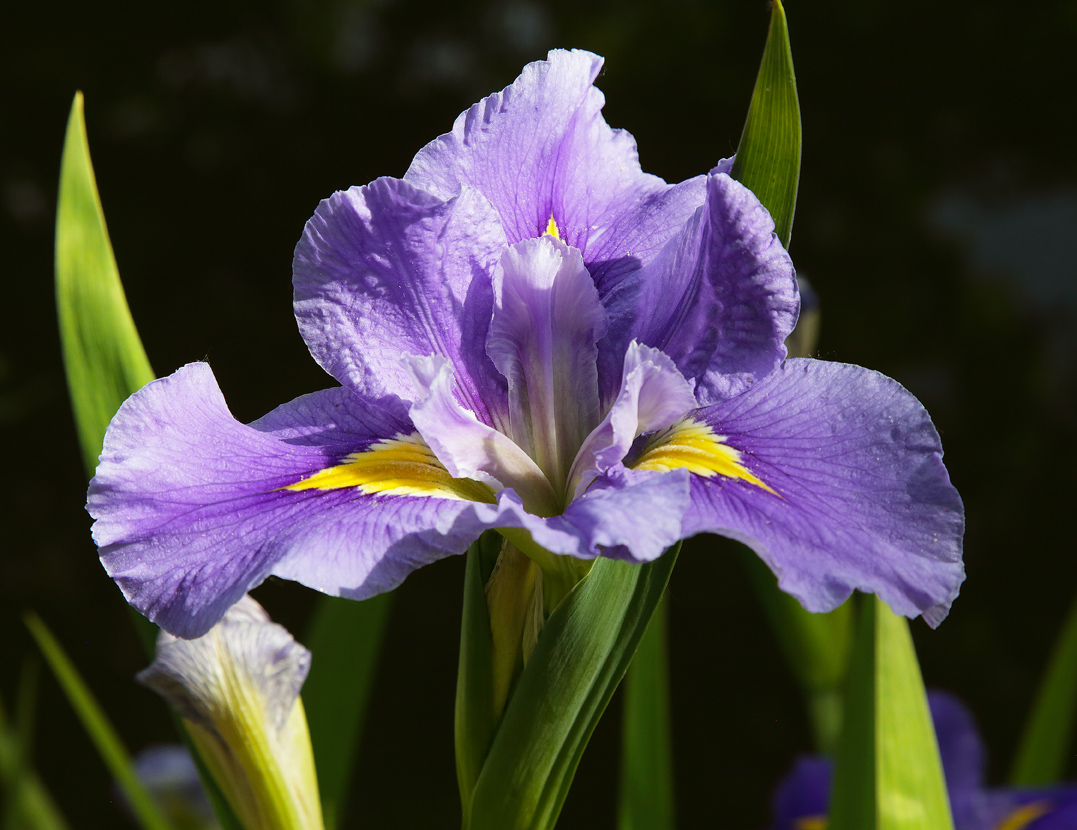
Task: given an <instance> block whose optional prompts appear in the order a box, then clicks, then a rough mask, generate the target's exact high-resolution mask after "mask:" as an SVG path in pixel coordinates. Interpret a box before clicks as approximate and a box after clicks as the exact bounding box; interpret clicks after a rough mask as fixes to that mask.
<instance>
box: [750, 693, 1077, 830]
mask: <svg viewBox="0 0 1077 830" xmlns="http://www.w3.org/2000/svg"><path fill="white" fill-rule="evenodd" d="M927 699H928V704H929V705H930V707H931V719H932V721H933V722H934V724H935V736H936V739H937V740H938V743H939V755H940V756H941V759H942V770H943V775H944V776H945V777H946V789H947V791H948V793H949V796H950V810H951V812H952V814H953V819H954V830H1073V828H1074V827H1077V787H1075V786H1058V787H1050V788H1041V789H1016V788H1014V789H1009V788H998V789H988V788H987V787H985V786H984V777H985V775H984V773H985V768H986V763H987V758H986V755H985V753H984V747H983V742H982V741H981V740H980V734H979V732H978V731H977V729H976V722H975V721H974V720H973V718H972V713H970V712H969V710H968V709H966V708H965V705H964V704H963V703H961V701H960V700H958V699H957V698H956V697H954V696H953V695H950V694H947V693H945V692H936V691H933V692H929V693H928V696H927ZM832 774H833V764H832V763H831V761H830V760H829V759H828V758H822V757H805V758H801V759H799V760H798V761H797V762H796V764H795V765H794V766H793V769H792V771H791V772H790V773H789V775H788V776H786V778H785V780H784V781H782V783H781V784H780V785H779V787H778V791H777V792H776V793H775V796H774V824H772V825H771V830H825V827H826V815H827V812H828V807H829V802H830V779H831V776H832Z"/></svg>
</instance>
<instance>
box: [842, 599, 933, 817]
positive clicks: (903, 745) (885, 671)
mask: <svg viewBox="0 0 1077 830" xmlns="http://www.w3.org/2000/svg"><path fill="white" fill-rule="evenodd" d="M862 608H863V613H862V614H861V619H860V622H859V625H858V632H857V641H856V645H855V647H854V651H853V663H852V665H851V667H850V672H849V683H848V687H847V692H846V711H845V724H844V727H843V729H842V738H841V743H840V744H839V746H838V754H837V769H836V770H835V773H834V791H833V795H832V797H831V802H830V803H831V807H830V809H831V814H830V823H829V824H828V827H829V828H830V830H864V828H875V830H952V828H953V820H952V818H951V815H950V802H949V796H948V795H947V792H946V781H945V779H944V777H943V773H942V761H941V760H940V758H939V749H938V743H937V742H936V739H935V729H934V726H933V724H932V722H931V712H930V710H929V708H928V704H927V694H926V693H925V691H924V682H923V678H922V677H921V675H920V666H919V663H918V662H917V660H916V650H915V649H914V648H913V643H912V637H911V636H910V634H909V625H908V621H907V620H906V619H905V618H904V617H899V616H897V615H896V614H894V613H893V612H891V611H890V609H889V608H887V607H886V605H885V604H883V603H882V602H881V601H880V600H878V599H876V598H875V597H870V598H866V599H865V602H864V603H863V606H862Z"/></svg>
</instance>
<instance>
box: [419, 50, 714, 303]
mask: <svg viewBox="0 0 1077 830" xmlns="http://www.w3.org/2000/svg"><path fill="white" fill-rule="evenodd" d="M602 63H603V61H602V58H600V57H599V56H598V55H593V54H591V53H590V52H583V51H571V52H566V51H562V50H559V49H556V50H553V51H551V52H550V53H549V56H548V58H547V60H545V61H536V62H535V63H531V64H528V65H527V66H526V67H524V71H523V73H521V75H520V77H519V78H517V79H516V81H515V82H514V83H513V84H512V85H511V86H509V87H506V88H505V89H504V90H502V91H501V92H498V93H495V94H494V95H491V96H489V97H488V98H484V99H483V100H482V101H480V102H479V103H478V104H475V106H473V107H471V108H470V109H469V110H467V112H464V113H462V114H461V115H460V117H459V118H457V119H456V123H455V124H454V125H453V129H452V132H451V133H447V134H446V135H443V136H441V137H440V138H438V139H436V140H434V141H432V142H431V143H430V144H428V145H427V146H426V147H424V148H423V149H422V150H421V151H420V152H419V154H418V155H417V156H416V157H415V160H414V161H413V162H412V164H411V167H410V168H409V169H408V172H407V173H406V174H405V176H404V178H405V179H406V180H407V181H410V182H412V183H413V184H416V185H418V186H419V187H422V188H424V189H426V190H428V191H430V192H431V193H435V194H437V195H439V196H441V197H442V198H449V197H450V196H452V195H453V194H455V193H456V192H458V191H459V189H460V188H461V187H462V186H464V185H470V186H471V187H475V188H478V189H479V190H481V191H482V192H483V194H485V195H486V197H487V198H489V199H490V201H491V202H493V204H494V206H495V207H496V208H497V211H498V213H499V214H500V215H501V218H502V222H503V223H504V227H505V233H506V235H507V236H508V238H509V241H510V242H518V241H520V240H522V239H529V238H533V237H538V236H541V235H542V234H544V233H546V232H547V230H550V229H552V228H556V229H557V234H558V236H559V237H560V239H561V240H562V241H563V242H565V243H566V244H568V245H571V246H572V247H574V248H578V249H579V250H580V251H582V253H583V257H584V260H585V261H586V262H587V263H588V266H589V267H590V268H591V270H592V274H593V275H594V277H595V280H596V283H598V285H599V290H600V292H602V293H606V292H607V291H608V290H610V289H612V287H613V286H615V285H616V283H617V282H618V281H619V280H620V279H621V278H622V277H623V275H624V273H625V272H626V271H631V270H634V269H635V268H637V267H638V265H639V263H640V262H646V261H648V260H649V259H650V258H651V256H653V255H654V253H655V252H657V251H658V250H659V249H660V248H661V247H662V245H663V244H664V243H665V241H666V240H667V239H669V237H670V236H672V235H673V234H674V233H676V232H677V230H678V229H679V228H680V226H681V224H683V222H684V221H685V220H686V219H687V218H688V217H689V216H691V214H692V212H693V211H694V210H695V209H696V207H698V206H699V204H700V203H701V202H702V200H703V191H702V179H701V178H700V177H697V178H695V179H691V180H689V181H688V182H684V183H683V184H681V185H674V186H671V185H667V184H666V183H665V182H664V181H662V180H661V179H660V178H658V177H657V176H651V175H647V174H645V173H643V172H642V171H641V170H640V165H639V158H638V156H637V153H636V143H635V141H634V140H633V138H632V136H631V135H629V134H628V133H627V132H625V131H623V130H613V129H610V127H609V125H607V124H606V122H605V120H604V119H603V118H602V113H601V110H602V106H603V104H604V103H605V98H604V96H603V95H602V93H601V92H600V91H599V90H598V89H596V88H595V87H594V86H592V84H593V83H594V80H595V78H596V77H597V76H598V73H599V71H600V70H601V68H602Z"/></svg>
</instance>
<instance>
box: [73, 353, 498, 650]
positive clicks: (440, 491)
mask: <svg viewBox="0 0 1077 830" xmlns="http://www.w3.org/2000/svg"><path fill="white" fill-rule="evenodd" d="M481 500H488V501H493V494H492V492H491V491H490V490H489V489H488V488H484V487H483V486H482V485H480V484H478V483H476V482H470V481H459V480H456V479H453V478H452V476H450V475H449V473H448V472H447V471H446V470H445V468H444V467H443V466H442V465H441V464H440V463H439V462H438V461H437V459H436V458H435V457H434V455H433V453H431V452H430V450H429V449H428V448H427V447H426V445H425V444H424V443H423V442H422V440H421V439H419V438H418V437H417V436H415V434H414V427H413V426H412V425H411V423H410V421H409V420H408V418H407V415H406V413H405V412H402V411H401V406H400V404H399V402H398V401H395V402H394V399H390V400H388V401H377V400H374V399H362V398H359V397H358V396H356V395H355V394H354V393H352V392H349V391H348V390H346V389H339V388H338V389H331V390H327V391H325V392H318V393H314V394H311V395H306V396H304V397H302V398H298V399H297V400H295V401H292V402H291V403H290V404H285V405H283V406H281V407H279V408H278V409H277V410H275V411H274V412H272V413H270V414H269V415H267V416H266V417H265V418H263V419H261V420H260V421H256V422H254V423H253V424H251V425H250V426H244V425H243V424H240V423H239V422H238V421H236V420H235V419H234V418H233V417H232V416H231V414H230V413H229V412H228V408H227V406H226V405H225V402H224V398H223V396H222V395H221V392H220V389H219V388H218V387H217V384H216V381H215V380H214V378H213V374H212V372H210V370H209V367H208V366H206V365H205V364H191V365H189V366H186V367H184V368H182V369H180V370H179V371H178V372H176V373H175V374H173V375H172V376H170V377H168V378H165V379H163V380H159V381H155V382H154V383H151V384H149V385H148V386H147V387H145V388H144V389H143V390H142V391H141V392H139V393H137V394H136V395H134V396H132V397H131V398H130V399H128V401H127V402H126V403H125V404H124V405H123V406H122V407H121V408H120V411H119V412H118V413H117V415H116V417H115V418H114V419H113V422H112V424H111V425H110V427H109V430H108V433H107V434H106V436H105V444H104V449H103V451H102V455H101V465H100V466H99V467H98V470H97V475H96V476H95V477H94V479H93V481H92V482H91V484H90V493H89V502H88V504H87V509H88V510H89V511H90V513H91V514H92V515H93V517H94V519H95V520H96V521H95V523H94V527H93V535H94V539H95V541H96V542H97V544H98V546H99V547H100V552H101V561H102V564H103V565H104V566H105V570H106V571H108V573H109V575H110V576H112V578H113V579H115V580H116V582H117V583H118V584H119V586H120V588H121V589H122V590H123V592H124V595H125V596H126V597H127V600H128V601H129V602H130V603H131V604H132V605H134V606H135V608H137V609H138V610H139V611H141V612H142V613H143V614H145V615H146V616H147V617H149V618H150V619H151V620H153V621H154V622H156V623H157V624H158V625H160V626H161V627H162V628H164V629H166V630H167V631H169V632H171V633H173V634H175V635H177V636H181V637H197V636H201V635H202V634H204V633H205V632H206V631H207V630H209V628H210V627H211V626H212V625H213V624H214V623H215V622H217V620H219V619H220V618H221V617H222V616H223V615H224V613H225V611H227V609H228V608H229V607H230V606H231V605H232V604H233V603H235V602H236V601H237V600H238V599H239V598H240V597H241V596H242V595H243V594H244V593H245V592H246V591H248V590H249V589H250V588H252V587H254V586H255V585H258V584H259V583H260V582H261V581H262V580H263V579H265V578H266V577H267V576H268V575H269V574H270V573H275V574H277V575H278V576H282V577H285V578H288V579H295V580H298V581H300V582H303V583H304V584H306V585H309V586H310V587H312V588H316V589H318V590H320V591H324V592H325V593H329V594H337V595H342V596H348V597H352V598H355V599H362V598H364V597H368V596H371V595H373V594H377V593H381V592H382V591H387V590H390V589H391V588H393V587H395V586H396V585H398V584H399V583H400V582H401V581H402V580H403V579H404V577H405V576H407V574H408V573H410V572H411V571H412V570H414V569H415V568H417V567H420V566H421V565H424V564H427V563H428V562H432V561H434V560H435V559H439V558H442V557H444V556H448V555H450V554H454V553H461V552H463V551H464V550H466V549H467V546H468V545H469V544H470V543H471V541H472V540H473V539H474V538H475V536H477V535H478V533H479V532H480V531H481V529H482V527H483V526H482V525H480V524H476V521H477V520H474V519H471V520H470V523H469V521H468V520H463V521H462V520H461V515H462V514H464V513H467V511H468V510H469V509H470V508H471V507H472V506H473V505H474V502H475V501H481ZM471 515H473V514H471Z"/></svg>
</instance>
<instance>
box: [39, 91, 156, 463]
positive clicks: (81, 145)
mask: <svg viewBox="0 0 1077 830" xmlns="http://www.w3.org/2000/svg"><path fill="white" fill-rule="evenodd" d="M56 312H57V315H58V317H59V322H60V341H61V343H62V345H63V354H64V368H65V369H66V370H67V387H68V390H69V392H70V394H71V405H72V407H73V408H74V410H75V424H76V427H77V428H78V433H79V443H80V444H81V446H82V458H83V462H84V463H85V465H86V470H87V472H88V473H89V474H91V475H92V474H93V471H94V468H96V467H97V457H98V455H100V453H101V441H102V439H103V438H104V435H105V427H107V426H108V422H109V421H111V420H112V416H113V415H114V414H115V413H116V410H117V409H119V408H120V404H121V403H123V402H124V400H126V399H127V397H128V396H129V395H130V394H131V393H132V392H135V391H136V390H138V389H140V388H142V387H143V386H145V385H146V384H147V383H149V382H150V381H151V380H153V370H152V369H151V368H150V362H149V360H148V359H147V358H146V352H145V350H144V349H143V348H142V341H141V340H140V339H139V337H138V331H137V330H136V329H135V323H134V320H132V319H131V312H130V310H129V309H128V308H127V298H126V297H125V296H124V293H123V285H121V284H120V273H119V270H118V269H117V268H116V258H115V256H113V253H112V243H111V242H110V241H109V238H108V229H107V228H106V227H105V215H104V212H103V211H102V210H101V199H100V197H99V196H98V194H97V182H96V180H95V179H94V172H93V165H92V164H91V163H90V149H89V145H88V144H87V141H86V122H85V120H84V118H83V113H82V93H81V92H79V93H76V94H75V100H74V102H73V103H72V104H71V116H70V118H69V119H68V122H67V135H66V136H65V138H64V153H63V160H62V161H61V164H60V197H59V203H58V206H57V210H56Z"/></svg>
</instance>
